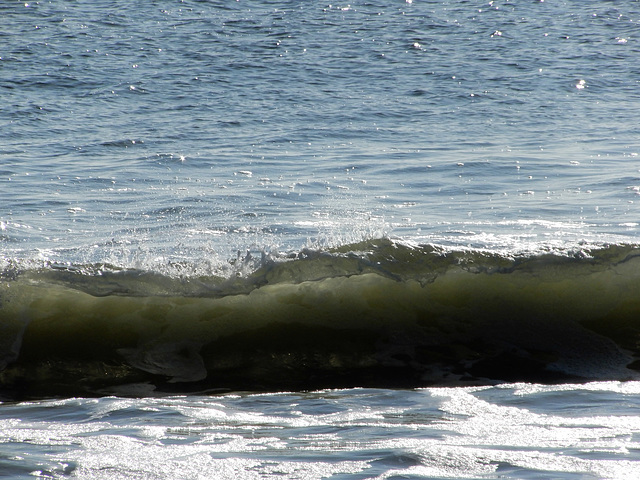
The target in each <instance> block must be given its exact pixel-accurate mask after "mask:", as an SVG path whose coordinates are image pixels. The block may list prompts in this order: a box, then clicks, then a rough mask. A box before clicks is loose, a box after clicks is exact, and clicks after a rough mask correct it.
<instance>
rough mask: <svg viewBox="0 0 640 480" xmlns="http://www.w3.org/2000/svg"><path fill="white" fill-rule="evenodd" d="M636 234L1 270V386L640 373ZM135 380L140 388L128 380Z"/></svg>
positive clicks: (411, 381)
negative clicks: (184, 266) (505, 248)
mask: <svg viewBox="0 0 640 480" xmlns="http://www.w3.org/2000/svg"><path fill="white" fill-rule="evenodd" d="M639 264H640V251H639V250H638V249H637V248H636V247H633V246H612V247H604V248H600V249H597V250H590V251H581V252H574V253H573V254H571V255H568V254H565V255H560V254H558V253H555V254H548V255H537V256H522V257H515V258H508V257H504V256H500V255H498V254H489V253H483V252H478V251H445V250H443V249H440V248H436V247H432V246H410V245H405V244H400V243H395V242H391V241H389V240H373V241H368V242H363V243H360V244H353V245H348V246H344V247H341V248H338V249H334V250H330V251H302V252H300V253H299V254H298V255H296V256H293V257H292V258H280V259H274V258H265V259H264V260H263V262H262V264H261V265H259V267H258V268H257V269H255V270H254V271H252V272H249V273H248V274H246V275H236V276H234V277H231V278H218V277H182V278H180V277H168V276H163V275H159V274H154V273H149V272H140V271H135V270H115V269H109V268H108V267H105V266H89V267H88V266H83V267H74V268H71V267H65V268H60V267H49V268H44V269H38V270H19V269H14V270H9V269H7V270H5V272H4V273H3V278H2V283H1V286H0V329H1V330H2V340H1V341H0V360H1V365H0V367H2V371H1V372H0V389H1V391H2V394H3V395H4V396H6V397H9V398H12V397H25V396H27V397H29V396H35V397H37V396H42V395H51V394H54V395H55V394H60V395H63V394H64V395H69V394H74V395H86V394H103V393H108V392H111V391H118V392H119V393H126V392H127V391H130V392H135V391H139V390H140V385H141V384H144V385H148V386H149V388H154V389H156V391H158V392H176V391H208V390H215V389H234V390H275V389H278V390H282V389H309V388H319V387H337V386H402V387H414V386H427V385H434V384H435V385H450V384H451V385H453V384H456V385H457V384H487V383H495V382H500V381H537V382H558V381H568V380H584V379H619V380H620V379H631V378H636V377H637V373H636V367H637V366H638V363H639V362H638V361H637V360H636V359H637V357H638V356H639V355H640V349H639V348H638V341H639V340H640V320H639V319H640V297H639V296H638V292H640V273H639V272H640V268H638V267H639ZM128 389H129V390H128Z"/></svg>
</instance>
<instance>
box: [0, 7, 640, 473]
mask: <svg viewBox="0 0 640 480" xmlns="http://www.w3.org/2000/svg"><path fill="white" fill-rule="evenodd" d="M639 32H640V2H637V1H626V2H596V1H586V2H577V1H553V0H546V1H544V2H541V1H535V2H534V1H526V2H520V1H518V2H515V1H514V2H504V1H496V2H464V1H451V2H428V1H420V0H414V1H413V2H405V1H393V2H375V1H373V2H364V1H354V2H351V3H340V4H328V3H316V2H304V3H303V2H295V1H290V2H284V1H282V2H267V1H244V0H240V1H237V2H235V1H234V2H220V4H218V3H217V2H196V1H185V2H178V1H161V2H154V3H153V4H152V5H151V4H149V5H148V4H141V3H139V2H133V3H132V2H120V1H111V2H106V1H98V2H95V1H94V2H84V1H78V2H73V3H69V2H44V1H41V2H4V3H2V4H1V5H0V266H1V267H3V268H4V267H6V266H7V265H16V264H18V265H21V266H39V265H50V264H58V263H71V264H74V265H83V264H88V263H96V262H108V263H110V264H113V265H115V266H118V267H136V268H142V269H148V270H152V271H158V272H161V273H166V274H170V275H196V274H212V273H222V274H225V272H226V271H227V269H228V266H229V260H230V259H233V258H235V257H236V256H237V254H238V253H237V252H238V251H241V252H245V251H246V250H250V251H255V252H258V253H259V252H263V251H267V252H269V251H271V252H273V251H279V252H297V251H299V250H300V249H301V248H303V247H306V246H314V247H315V246H335V245H341V244H345V243H348V242H352V241H358V240H362V239H368V238H379V237H381V236H383V235H389V236H392V237H397V238H400V239H402V240H403V241H407V242H430V243H435V244H438V245H445V246H451V247H454V248H462V247H469V246H471V247H478V248H486V249H492V250H497V251H499V252H503V253H505V254H510V253H514V252H520V251H530V252H539V251H546V250H549V249H552V250H557V251H564V250H573V249H577V248H581V247H582V246H584V245H585V244H603V243H637V242H638V239H639V232H640V230H639V228H640V226H639V224H640V222H639V216H638V212H639V210H638V201H640V197H638V195H639V194H640V157H639V154H640V108H638V107H640V63H639V62H638V60H637V59H638V58H640V55H639V54H640V44H639V43H638V42H639V40H638V35H639ZM637 390H638V386H637V384H635V383H628V384H618V383H606V384H589V385H586V386H569V385H565V386H560V387H536V386H525V385H516V386H514V385H511V386H503V387H492V388H487V389H480V390H473V389H471V390H469V389H461V388H460V389H442V390H420V391H393V390H376V391H369V390H340V391H326V392H318V393H309V394H298V393H290V394H289V393H280V394H276V395H257V396H256V395H249V394H246V395H245V394H243V395H239V396H225V397H220V398H217V397H208V398H205V397H180V398H169V399H156V398H151V397H148V398H145V397H144V395H142V396H141V398H140V399H137V400H136V399H127V400H125V399H118V398H102V399H94V400H81V399H67V400H64V399H63V400H56V401H41V402H33V403H27V404H3V405H0V415H1V420H0V421H1V422H2V428H1V429H0V442H2V443H0V476H1V475H3V474H4V475H6V476H8V477H11V478H22V477H24V478H29V477H30V476H31V475H41V476H43V477H51V476H54V477H56V476H57V477H65V476H73V475H76V476H78V477H80V478H210V475H211V471H212V468H213V469H215V470H216V471H217V472H220V476H221V477H224V478H264V477H270V476H273V477H278V476H285V477H288V478H325V477H331V476H334V478H347V477H349V478H376V477H380V478H394V476H398V475H405V476H409V477H410V478H411V476H413V477H414V478H458V477H461V476H463V475H468V476H470V477H472V478H485V477H486V478H497V477H499V476H500V475H502V476H504V477H506V478H527V477H528V478H585V477H586V478H637V476H638V467H637V466H636V463H635V462H637V461H638V460H640V457H639V456H638V448H639V443H638V435H639V433H638V432H639V431H640V427H639V426H638V425H637V421H636V412H637V410H636V408H637V405H638V402H637V393H638V392H637ZM132 451H133V452H136V455H137V456H135V455H134V457H135V458H134V460H132V457H131V456H130V455H131V452H132ZM38 472H40V473H38ZM403 478H404V477H403Z"/></svg>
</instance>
